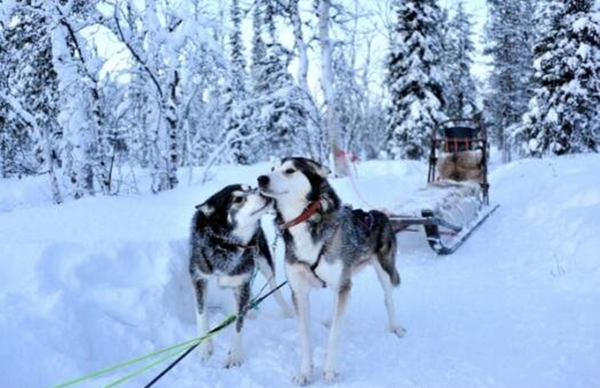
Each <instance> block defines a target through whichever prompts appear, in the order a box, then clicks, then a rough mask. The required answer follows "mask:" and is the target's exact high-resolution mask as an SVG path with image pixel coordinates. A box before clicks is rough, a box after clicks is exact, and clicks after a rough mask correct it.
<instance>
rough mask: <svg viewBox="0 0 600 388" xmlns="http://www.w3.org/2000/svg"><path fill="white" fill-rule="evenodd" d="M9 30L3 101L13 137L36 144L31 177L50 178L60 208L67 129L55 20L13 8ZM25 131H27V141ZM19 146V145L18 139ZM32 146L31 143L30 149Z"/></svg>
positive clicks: (36, 10)
mask: <svg viewBox="0 0 600 388" xmlns="http://www.w3.org/2000/svg"><path fill="white" fill-rule="evenodd" d="M12 5H13V8H11V9H10V11H9V14H8V15H4V17H5V19H6V20H8V22H7V23H5V24H4V26H5V28H4V29H3V30H4V43H5V45H4V50H5V51H4V55H5V59H6V61H3V63H2V65H1V66H2V68H3V71H2V73H4V74H5V75H7V78H6V79H5V80H4V81H3V82H4V84H5V85H6V89H5V90H0V99H2V100H4V103H5V106H10V108H9V109H10V111H11V112H12V113H10V114H9V116H8V117H9V119H10V118H11V116H12V117H13V118H15V119H14V120H11V121H12V123H13V124H15V125H16V126H13V127H12V128H11V129H9V130H8V133H13V134H17V135H18V136H19V137H21V138H23V139H25V138H26V139H27V141H28V143H29V142H30V144H31V149H30V150H29V152H30V153H31V155H33V156H34V158H35V162H36V163H35V165H33V166H32V167H31V168H32V171H31V172H36V173H37V172H42V171H44V170H45V171H46V172H48V173H49V174H50V181H51V185H52V193H53V197H54V201H55V202H56V203H60V202H62V194H61V192H60V188H59V185H58V179H57V175H56V170H57V169H58V167H60V164H61V160H60V149H61V141H62V129H61V127H60V125H59V124H58V122H57V120H56V117H57V116H58V101H59V89H58V79H57V75H56V71H55V68H54V65H53V60H52V58H53V55H52V38H51V28H52V20H51V18H50V17H49V16H48V14H47V13H46V11H45V9H44V5H43V4H42V3H38V2H29V1H28V2H18V3H14V4H12ZM22 131H26V133H27V135H25V133H23V132H22ZM13 141H15V140H14V139H13ZM26 144H27V143H26Z"/></svg>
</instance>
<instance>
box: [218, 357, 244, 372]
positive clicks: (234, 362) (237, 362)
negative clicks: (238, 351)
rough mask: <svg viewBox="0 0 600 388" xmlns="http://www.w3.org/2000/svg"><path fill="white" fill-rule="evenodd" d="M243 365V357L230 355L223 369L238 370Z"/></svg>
mask: <svg viewBox="0 0 600 388" xmlns="http://www.w3.org/2000/svg"><path fill="white" fill-rule="evenodd" d="M241 365H242V357H240V356H238V355H231V354H229V355H228V356H227V360H225V364H223V367H224V368H225V369H231V368H237V367H239V366H241Z"/></svg>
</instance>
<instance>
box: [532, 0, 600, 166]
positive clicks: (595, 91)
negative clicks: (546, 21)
mask: <svg viewBox="0 0 600 388" xmlns="http://www.w3.org/2000/svg"><path fill="white" fill-rule="evenodd" d="M550 6H552V4H548V5H547V7H550ZM554 6H556V4H554ZM555 10H556V8H555ZM544 11H546V12H547V11H548V9H546V10H544V9H543V8H542V9H541V10H540V12H544ZM551 12H552V11H551ZM535 70H536V73H535V79H536V82H537V85H538V87H537V88H536V90H535V96H534V97H533V99H532V101H531V104H530V110H529V112H528V114H527V115H526V117H525V119H524V125H523V128H522V130H521V131H522V133H523V134H524V137H525V138H526V140H527V144H526V149H527V151H528V153H529V154H531V155H533V156H542V155H544V154H547V153H553V154H556V155H563V154H568V153H577V152H590V151H592V152H598V150H599V148H600V128H599V126H598V125H599V124H600V120H599V118H600V114H599V113H598V107H599V106H600V11H599V10H598V6H597V5H594V1H593V0H567V1H565V3H564V5H563V6H562V7H560V8H558V11H557V12H555V13H554V17H553V19H552V22H551V23H550V25H549V29H548V30H547V31H546V32H545V33H542V34H541V36H540V37H539V40H538V42H537V44H536V47H535Z"/></svg>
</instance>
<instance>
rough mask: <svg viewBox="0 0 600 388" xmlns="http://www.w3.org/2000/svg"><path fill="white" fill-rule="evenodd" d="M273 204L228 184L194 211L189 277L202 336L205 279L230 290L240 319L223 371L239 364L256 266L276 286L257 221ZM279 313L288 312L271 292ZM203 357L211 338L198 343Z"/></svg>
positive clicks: (204, 329)
mask: <svg viewBox="0 0 600 388" xmlns="http://www.w3.org/2000/svg"><path fill="white" fill-rule="evenodd" d="M271 203H272V201H271V200H270V199H268V198H265V197H263V196H261V195H260V194H259V193H258V190H252V189H250V188H249V187H248V186H242V185H231V186H227V187H225V188H224V189H222V190H221V191H219V192H218V193H216V194H214V195H213V196H212V197H210V198H209V199H208V200H206V202H204V203H203V204H201V205H198V206H197V207H196V209H197V211H196V213H195V215H194V218H193V221H192V227H191V237H190V267H189V268H190V275H191V278H192V283H193V286H194V289H195V291H196V300H197V303H196V305H197V319H198V328H199V331H200V334H201V335H202V334H205V333H206V332H207V331H208V311H207V308H206V301H207V291H208V287H207V286H208V280H209V278H210V277H215V278H216V279H217V281H218V284H219V285H220V286H221V287H228V288H233V290H234V295H235V300H236V308H237V313H238V318H237V321H236V325H235V329H234V334H233V341H232V344H231V349H230V351H229V357H228V359H227V362H226V363H225V366H226V367H234V366H238V365H240V364H241V362H242V349H241V347H242V342H241V341H242V340H241V331H242V326H243V325H244V314H240V313H241V312H243V313H245V312H246V310H247V308H248V302H249V301H250V296H251V295H250V293H251V290H250V281H251V277H252V273H253V271H254V268H255V265H258V268H259V269H260V271H261V272H262V274H263V275H264V276H265V278H267V279H268V280H269V282H270V286H271V287H274V286H275V278H274V273H275V269H274V263H273V259H272V258H271V253H270V251H269V247H268V245H267V240H266V238H265V234H264V232H263V230H262V228H261V226H260V217H261V216H262V215H263V214H265V213H266V212H267V211H268V210H270V209H271V207H272V205H271ZM275 297H276V299H277V301H278V302H279V305H280V307H281V308H282V310H283V313H284V314H285V315H287V316H290V315H291V313H290V310H289V308H288V307H287V305H286V303H285V302H284V301H283V298H282V296H281V294H280V293H279V292H276V293H275ZM202 349H203V358H204V359H206V358H208V357H210V356H211V354H212V350H213V346H212V343H211V340H210V339H207V340H206V341H204V343H203V345H202Z"/></svg>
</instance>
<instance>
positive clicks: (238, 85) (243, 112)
mask: <svg viewBox="0 0 600 388" xmlns="http://www.w3.org/2000/svg"><path fill="white" fill-rule="evenodd" d="M255 7H256V9H257V10H260V7H259V6H258V5H255ZM257 10H255V12H258V11H257ZM230 17H231V24H232V27H231V33H230V36H229V45H230V50H231V54H230V58H231V59H230V65H229V77H228V80H227V88H226V91H225V93H226V101H225V114H226V125H227V132H234V133H233V134H232V136H234V137H236V138H239V137H246V136H248V134H249V132H250V128H251V125H250V118H251V115H252V110H251V106H250V105H249V101H248V99H249V90H248V74H247V68H246V58H245V56H244V42H243V38H242V11H241V9H240V2H239V0H232V2H231V10H230ZM259 45H260V43H259ZM245 148H247V143H246V142H244V141H242V140H239V141H234V142H232V144H231V153H232V155H231V157H232V159H233V161H234V162H235V163H241V164H245V163H246V162H247V154H248V153H249V150H247V149H245Z"/></svg>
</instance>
